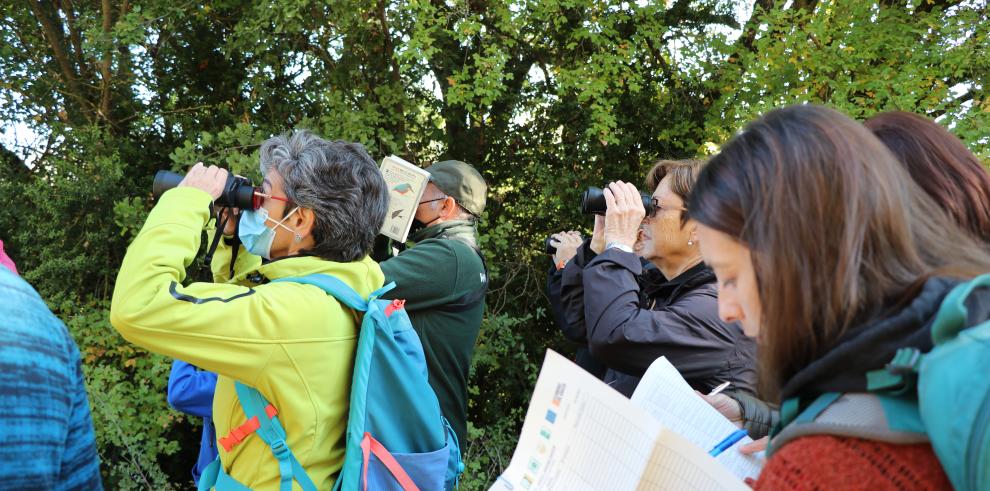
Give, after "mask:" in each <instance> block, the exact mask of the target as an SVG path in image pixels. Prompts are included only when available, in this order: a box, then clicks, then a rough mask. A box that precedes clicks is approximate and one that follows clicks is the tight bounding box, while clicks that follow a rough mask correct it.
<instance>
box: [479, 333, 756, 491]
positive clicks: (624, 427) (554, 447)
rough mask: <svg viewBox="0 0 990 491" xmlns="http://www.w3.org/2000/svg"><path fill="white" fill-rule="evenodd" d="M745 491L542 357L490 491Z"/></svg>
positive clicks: (671, 436) (569, 369) (582, 375)
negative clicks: (507, 457)
mask: <svg viewBox="0 0 990 491" xmlns="http://www.w3.org/2000/svg"><path fill="white" fill-rule="evenodd" d="M603 489H606V490H630V491H632V490H637V489H696V490H713V491H714V490H726V489H729V490H745V489H748V488H747V487H746V486H745V485H744V484H743V483H742V482H741V481H739V479H738V478H736V477H735V476H733V475H732V473H730V472H729V471H728V470H726V469H725V468H723V467H722V466H720V465H718V464H717V463H716V462H715V460H713V459H712V458H711V457H710V456H708V455H707V454H706V453H705V451H703V450H701V449H700V448H699V447H697V446H696V445H694V444H692V443H691V442H689V441H688V440H687V439H684V438H683V437H680V436H678V435H677V434H676V433H674V432H673V431H671V430H667V429H664V428H663V427H662V426H661V424H660V423H659V422H658V421H656V419H654V418H653V417H652V416H650V415H649V414H648V413H647V412H646V411H644V410H643V409H641V408H639V407H637V406H636V405H634V404H633V403H632V402H630V401H629V399H626V398H625V397H624V396H622V395H621V394H619V393H618V392H616V391H615V390H613V389H612V388H610V387H608V386H607V385H605V384H604V383H602V382H601V381H600V380H598V379H597V378H595V377H594V376H592V375H590V374H588V373H587V372H585V371H584V370H582V369H581V368H580V367H578V366H577V365H575V364H573V363H572V362H571V361H570V360H567V359H566V358H564V357H562V356H561V355H559V354H557V353H555V352H553V351H549V350H548V351H547V356H546V360H545V361H544V364H543V369H542V370H541V371H540V377H539V379H538V380H537V383H536V388H535V390H534V391H533V397H532V399H531V401H530V405H529V409H528V411H527V413H526V420H525V422H524V423H523V429H522V433H521V435H520V437H519V443H518V444H517V446H516V450H515V453H514V454H513V456H512V461H511V462H510V464H509V467H508V468H506V469H505V472H504V473H503V474H502V476H501V477H500V478H499V480H498V481H497V482H496V483H495V484H494V485H493V486H492V488H491V490H498V491H507V490H512V491H517V490H524V491H530V490H534V491H535V490H541V491H542V490H567V491H571V490H574V491H585V490H587V491H591V490H595V491H597V490H603Z"/></svg>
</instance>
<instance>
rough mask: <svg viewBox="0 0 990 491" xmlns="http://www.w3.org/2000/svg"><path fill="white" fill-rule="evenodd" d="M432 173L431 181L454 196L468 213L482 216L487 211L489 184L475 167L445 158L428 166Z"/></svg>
mask: <svg viewBox="0 0 990 491" xmlns="http://www.w3.org/2000/svg"><path fill="white" fill-rule="evenodd" d="M426 172H429V173H430V182H432V183H433V185H434V186H436V187H437V188H439V189H440V191H443V193H444V194H446V195H447V196H450V197H451V198H454V201H456V202H457V204H459V205H461V207H463V208H464V209H465V210H467V211H468V213H470V214H472V215H474V216H475V217H479V218H480V217H481V213H482V212H484V211H485V196H486V195H487V194H488V184H486V183H485V178H483V177H481V173H479V172H478V171H477V170H476V169H475V168H474V167H471V166H470V165H468V164H466V163H464V162H461V161H459V160H445V161H443V162H437V163H435V164H433V165H431V166H429V167H427V168H426Z"/></svg>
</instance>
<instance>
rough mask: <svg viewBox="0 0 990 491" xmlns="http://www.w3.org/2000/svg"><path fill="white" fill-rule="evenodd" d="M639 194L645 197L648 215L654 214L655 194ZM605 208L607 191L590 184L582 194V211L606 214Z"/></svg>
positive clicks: (592, 213)
mask: <svg viewBox="0 0 990 491" xmlns="http://www.w3.org/2000/svg"><path fill="white" fill-rule="evenodd" d="M639 195H640V197H641V198H642V199H643V208H646V216H651V215H653V196H650V195H649V194H646V193H639ZM605 208H606V205H605V192H604V191H603V190H602V188H596V187H594V186H590V187H588V189H586V190H585V191H584V194H582V195H581V213H584V214H585V215H604V214H605Z"/></svg>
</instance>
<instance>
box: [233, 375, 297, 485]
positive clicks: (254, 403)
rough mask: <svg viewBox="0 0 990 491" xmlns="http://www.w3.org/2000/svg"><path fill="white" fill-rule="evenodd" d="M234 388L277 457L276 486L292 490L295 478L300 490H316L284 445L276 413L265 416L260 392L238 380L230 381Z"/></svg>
mask: <svg viewBox="0 0 990 491" xmlns="http://www.w3.org/2000/svg"><path fill="white" fill-rule="evenodd" d="M234 389H235V390H236V391H237V399H238V400H239V401H240V403H241V408H242V409H243V410H244V415H245V416H247V418H248V419H249V420H253V419H255V418H257V421H258V429H257V434H258V436H259V437H260V438H261V439H262V440H263V441H264V442H265V443H267V444H268V446H269V447H270V448H271V450H272V455H274V456H275V459H276V460H278V470H279V474H280V475H281V482H280V486H279V489H280V490H281V491H292V481H294V480H295V481H298V482H299V485H300V486H301V487H302V489H303V490H304V491H316V485H315V484H314V483H313V480H312V479H310V478H309V475H307V474H306V470H305V469H303V467H302V464H300V463H299V461H298V460H297V459H296V456H295V455H293V453H292V450H290V449H289V446H288V444H286V443H285V429H284V428H282V425H281V423H279V420H278V416H274V417H269V415H268V412H267V411H266V410H265V408H266V407H268V405H269V404H268V401H267V400H265V397H264V396H263V395H261V392H258V389H255V388H254V387H249V386H247V385H244V384H242V383H240V382H234Z"/></svg>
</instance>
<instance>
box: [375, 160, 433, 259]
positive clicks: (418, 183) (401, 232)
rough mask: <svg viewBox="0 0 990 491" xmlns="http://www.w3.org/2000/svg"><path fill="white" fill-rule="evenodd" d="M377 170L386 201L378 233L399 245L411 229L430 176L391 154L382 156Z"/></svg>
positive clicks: (403, 241)
mask: <svg viewBox="0 0 990 491" xmlns="http://www.w3.org/2000/svg"><path fill="white" fill-rule="evenodd" d="M380 169H381V171H382V176H383V177H384V178H385V184H386V185H387V186H388V198H389V201H388V213H387V214H386V215H385V225H383V226H382V231H381V234H382V235H384V236H386V237H388V238H390V239H392V240H395V241H397V242H398V243H400V244H403V243H405V242H406V238H407V236H408V235H409V229H410V227H412V222H413V218H415V216H416V207H418V206H419V200H420V198H421V197H422V196H423V191H425V190H426V184H427V183H428V182H430V173H429V172H426V171H425V170H423V169H420V168H419V167H417V166H415V165H413V164H410V163H409V162H406V161H405V160H402V159H401V158H399V157H396V156H395V155H389V156H388V157H385V159H384V160H382V165H381V167H380Z"/></svg>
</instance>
